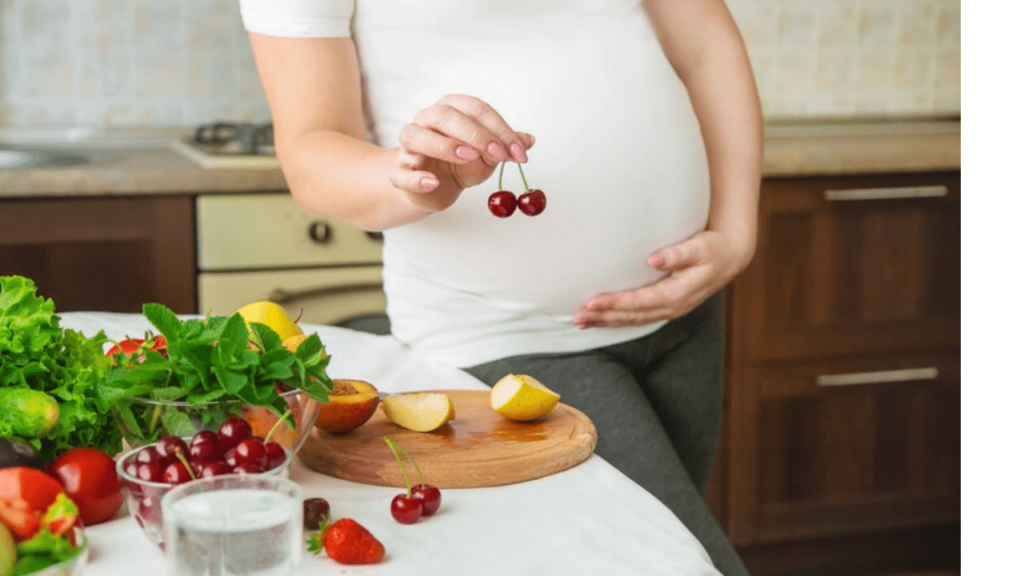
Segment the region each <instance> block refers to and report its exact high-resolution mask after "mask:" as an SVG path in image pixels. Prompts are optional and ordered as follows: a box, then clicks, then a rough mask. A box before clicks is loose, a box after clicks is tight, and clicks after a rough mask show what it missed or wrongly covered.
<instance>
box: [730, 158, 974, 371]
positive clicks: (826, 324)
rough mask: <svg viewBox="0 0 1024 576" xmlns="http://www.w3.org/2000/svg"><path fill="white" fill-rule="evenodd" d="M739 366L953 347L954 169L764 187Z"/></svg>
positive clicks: (956, 289)
mask: <svg viewBox="0 0 1024 576" xmlns="http://www.w3.org/2000/svg"><path fill="white" fill-rule="evenodd" d="M761 198H762V200H761V216H760V222H759V231H758V234H759V242H758V253H757V255H756V257H755V259H754V261H753V262H752V263H751V265H750V267H749V268H748V270H747V271H746V272H745V273H744V274H742V275H741V276H740V277H739V278H738V279H737V281H736V283H735V290H734V300H733V306H734V319H735V328H736V329H735V331H734V338H733V340H732V352H733V355H734V357H735V358H736V360H738V361H764V360H782V359H796V358H814V357H834V356H844V355H855V354H863V353H873V352H892V351H895V350H906V351H911V350H926V349H931V348H936V347H943V346H947V347H948V346H956V345H958V344H959V338H960V177H959V173H950V174H931V175H894V176H883V177H858V178H804V179H782V180H768V181H766V183H765V185H764V187H763V192H762V197H761Z"/></svg>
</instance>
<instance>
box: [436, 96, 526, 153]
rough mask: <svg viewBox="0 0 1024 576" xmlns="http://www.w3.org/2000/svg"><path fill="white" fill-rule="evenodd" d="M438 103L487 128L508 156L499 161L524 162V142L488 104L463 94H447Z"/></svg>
mask: <svg viewBox="0 0 1024 576" xmlns="http://www.w3.org/2000/svg"><path fill="white" fill-rule="evenodd" d="M439 103H442V104H447V105H449V106H451V107H453V108H455V109H457V110H459V111H461V112H462V113H463V114H466V115H467V116H470V117H472V118H474V119H475V120H476V121H477V122H479V123H480V124H481V125H482V126H484V127H485V128H487V130H488V131H490V132H491V134H493V135H495V136H496V137H497V138H498V140H499V142H500V144H501V146H502V147H503V148H504V151H505V152H506V153H507V154H508V157H507V158H500V160H514V161H516V162H526V160H527V158H526V150H527V148H528V146H526V142H524V141H523V139H522V138H520V136H519V134H518V133H517V132H516V131H515V130H513V129H512V127H511V126H509V125H508V122H505V119H504V118H503V117H502V116H501V114H499V113H498V111H497V110H495V109H494V108H492V107H491V105H490V104H488V103H486V102H484V101H483V100H481V99H479V98H475V97H473V96H467V95H465V94H448V95H447V96H445V97H443V98H441V100H440V101H439Z"/></svg>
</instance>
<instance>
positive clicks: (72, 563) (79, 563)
mask: <svg viewBox="0 0 1024 576" xmlns="http://www.w3.org/2000/svg"><path fill="white" fill-rule="evenodd" d="M72 530H73V531H74V533H75V540H74V541H75V542H81V543H82V545H81V546H79V547H78V553H77V554H75V555H74V556H72V557H71V558H68V559H67V560H65V561H63V562H60V563H58V564H53V565H51V566H47V567H46V568H42V569H40V570H36V571H35V572H29V573H28V574H26V575H25V576H81V575H82V574H84V573H85V565H86V564H87V563H88V562H89V542H88V541H86V539H85V530H83V529H81V528H73V529H72Z"/></svg>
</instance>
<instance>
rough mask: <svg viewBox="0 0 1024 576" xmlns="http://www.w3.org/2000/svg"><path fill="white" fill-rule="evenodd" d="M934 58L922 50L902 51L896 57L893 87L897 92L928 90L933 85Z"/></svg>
mask: <svg viewBox="0 0 1024 576" xmlns="http://www.w3.org/2000/svg"><path fill="white" fill-rule="evenodd" d="M934 77H935V57H934V55H933V54H932V53H930V52H928V51H924V50H918V51H909V50H904V51H902V52H900V53H899V54H898V55H897V56H896V69H895V85H896V88H897V89H899V90H902V89H907V88H915V89H916V88H929V87H931V86H932V84H933V83H934V80H933V79H934Z"/></svg>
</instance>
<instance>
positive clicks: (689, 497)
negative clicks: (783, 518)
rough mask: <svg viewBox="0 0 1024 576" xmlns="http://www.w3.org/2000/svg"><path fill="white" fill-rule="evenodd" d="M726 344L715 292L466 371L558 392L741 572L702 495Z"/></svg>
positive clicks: (608, 454)
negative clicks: (594, 342) (657, 314)
mask: <svg viewBox="0 0 1024 576" xmlns="http://www.w3.org/2000/svg"><path fill="white" fill-rule="evenodd" d="M724 342H725V336H724V315H723V310H722V296H721V294H718V295H715V296H713V297H712V298H710V299H709V300H708V301H707V302H705V303H704V304H702V305H701V306H700V307H698V308H697V309H696V310H694V311H693V312H691V313H690V314H688V315H687V316H685V317H683V318H679V319H677V320H674V321H672V322H669V323H668V324H666V325H665V326H663V327H662V328H661V329H659V330H658V331H657V332H655V333H653V334H651V335H649V336H645V337H643V338H639V339H637V340H632V341H629V342H625V343H622V344H616V345H614V346H608V347H605V348H598V349H595V350H587V351H584V352H578V353H569V354H529V355H524V356H513V357H510V358H503V359H501V360H496V361H494V362H488V363H486V364H481V365H479V366H473V367H471V368H467V369H466V370H467V371H468V372H469V373H470V374H472V375H473V376H475V377H477V378H478V379H480V380H482V381H484V382H486V383H488V384H493V383H495V382H497V381H498V379H499V378H501V377H502V376H504V375H506V374H508V373H515V374H529V375H531V376H534V377H535V378H537V379H538V380H540V381H541V382H543V383H544V384H545V385H547V386H548V387H549V388H551V389H553V390H555V391H556V392H558V393H559V394H561V395H562V401H564V402H565V403H566V404H569V405H570V406H573V407H574V408H578V409H580V410H582V411H583V413H585V414H586V415H587V416H589V417H590V419H591V420H593V421H594V425H595V426H596V427H597V437H598V441H597V454H598V455H600V456H601V457H602V458H604V459H605V460H607V461H608V462H609V463H610V464H612V465H613V466H615V467H616V468H617V469H619V470H620V471H622V472H623V473H624V474H625V475H626V476H628V477H630V478H631V479H632V480H633V481H635V482H636V483H637V484H639V485H640V486H643V487H644V488H645V489H646V490H647V491H648V492H650V493H651V494H653V495H654V496H655V497H657V498H658V499H659V500H661V502H663V503H664V504H665V505H666V506H668V508H670V509H671V510H672V511H673V512H674V513H675V514H676V516H678V517H679V519H680V520H682V522H683V524H684V525H686V527H687V528H689V529H690V531H691V532H693V534H694V536H696V537H697V539H698V540H700V542H701V544H703V545H704V548H705V549H706V550H707V552H708V554H709V555H710V556H711V559H712V561H713V562H714V563H715V567H716V568H718V569H719V571H721V572H722V573H723V574H725V576H749V573H748V572H747V569H746V568H745V567H744V565H743V562H742V561H741V560H740V558H739V556H738V555H737V554H736V551H735V550H734V549H733V548H732V546H731V545H730V544H729V542H728V540H727V539H726V537H725V534H724V533H723V532H722V528H721V526H719V524H718V522H717V521H716V520H715V518H714V517H713V516H712V515H711V513H710V511H709V510H708V509H707V506H705V504H704V500H703V498H702V497H701V493H702V492H703V491H704V489H705V488H706V487H707V483H708V480H709V477H710V475H711V465H712V461H713V459H714V456H715V450H716V447H717V443H718V433H719V427H720V423H721V417H722V388H723V364H724Z"/></svg>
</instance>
